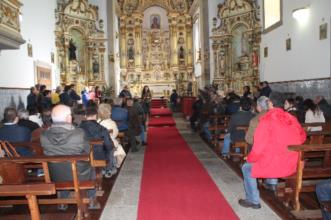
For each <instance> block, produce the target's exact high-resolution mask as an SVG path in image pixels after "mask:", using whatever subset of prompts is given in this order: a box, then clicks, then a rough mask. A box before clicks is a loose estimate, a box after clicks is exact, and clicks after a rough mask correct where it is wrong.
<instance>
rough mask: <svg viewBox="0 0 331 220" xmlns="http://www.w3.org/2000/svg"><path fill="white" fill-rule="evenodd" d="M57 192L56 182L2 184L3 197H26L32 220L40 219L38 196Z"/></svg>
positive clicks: (0, 191) (0, 190) (0, 189)
mask: <svg viewBox="0 0 331 220" xmlns="http://www.w3.org/2000/svg"><path fill="white" fill-rule="evenodd" d="M55 193H56V190H55V184H52V183H38V184H19V185H0V196H2V197H11V196H25V197H26V199H27V200H28V205H29V209H30V214H31V219H32V220H40V212H39V207H38V200H37V196H41V195H43V196H44V195H54V194H55Z"/></svg>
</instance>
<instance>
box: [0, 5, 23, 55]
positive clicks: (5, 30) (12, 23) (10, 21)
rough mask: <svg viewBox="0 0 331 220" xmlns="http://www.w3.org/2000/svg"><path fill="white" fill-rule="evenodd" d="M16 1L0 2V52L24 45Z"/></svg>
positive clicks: (18, 6)
mask: <svg viewBox="0 0 331 220" xmlns="http://www.w3.org/2000/svg"><path fill="white" fill-rule="evenodd" d="M21 6H22V4H21V3H20V1H18V0H2V1H0V50H1V49H18V48H19V46H20V45H21V44H23V43H25V40H23V38H22V36H21V33H20V31H21V29H20V21H19V16H20V7H21Z"/></svg>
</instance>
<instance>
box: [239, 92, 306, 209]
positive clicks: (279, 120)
mask: <svg viewBox="0 0 331 220" xmlns="http://www.w3.org/2000/svg"><path fill="white" fill-rule="evenodd" d="M282 99H283V95H282V94H281V93H278V92H273V93H271V95H270V97H269V103H268V107H269V110H268V112H267V113H266V114H265V115H264V116H262V117H261V118H260V120H259V123H258V126H257V128H256V130H255V133H254V141H253V148H252V150H251V152H250V153H249V154H248V156H247V162H246V163H245V164H244V165H243V167H242V172H243V176H244V187H245V193H246V199H240V200H239V204H240V205H241V206H243V207H245V208H254V209H259V208H261V205H260V195H259V190H258V188H257V181H256V178H266V179H276V178H281V177H287V176H290V175H292V174H294V173H295V171H296V168H297V161H298V157H299V155H298V153H297V152H294V151H289V150H288V146H289V145H299V144H302V143H304V141H305V140H306V133H305V131H304V129H303V128H302V127H301V125H300V124H299V122H298V120H297V119H296V118H295V117H294V116H292V115H291V114H289V113H287V112H285V111H284V110H283V109H281V108H280V107H281V106H282V104H283V101H282Z"/></svg>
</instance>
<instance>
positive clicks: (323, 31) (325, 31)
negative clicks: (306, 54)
mask: <svg viewBox="0 0 331 220" xmlns="http://www.w3.org/2000/svg"><path fill="white" fill-rule="evenodd" d="M327 37H328V24H327V23H325V24H321V25H320V40H324V39H326V38H327Z"/></svg>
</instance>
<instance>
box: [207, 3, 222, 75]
mask: <svg viewBox="0 0 331 220" xmlns="http://www.w3.org/2000/svg"><path fill="white" fill-rule="evenodd" d="M223 2H224V0H208V15H209V17H208V22H209V36H213V34H212V29H213V18H215V17H216V18H217V14H218V7H217V6H218V5H219V4H221V3H223ZM217 22H218V23H217V27H218V26H219V24H220V21H219V19H218V18H217ZM212 43H213V41H212V40H211V39H210V40H209V51H210V52H209V53H210V59H209V61H210V82H212V81H213V77H214V74H215V66H214V65H215V62H214V54H213V48H212Z"/></svg>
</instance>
